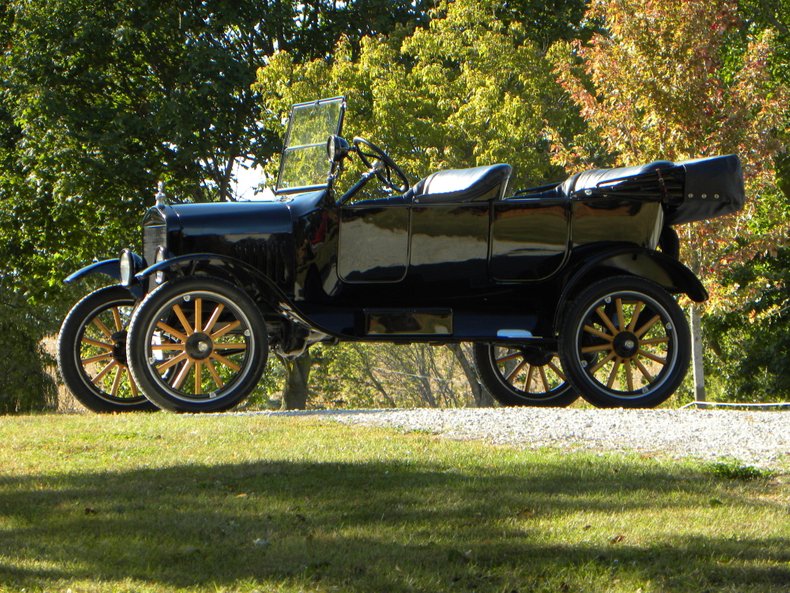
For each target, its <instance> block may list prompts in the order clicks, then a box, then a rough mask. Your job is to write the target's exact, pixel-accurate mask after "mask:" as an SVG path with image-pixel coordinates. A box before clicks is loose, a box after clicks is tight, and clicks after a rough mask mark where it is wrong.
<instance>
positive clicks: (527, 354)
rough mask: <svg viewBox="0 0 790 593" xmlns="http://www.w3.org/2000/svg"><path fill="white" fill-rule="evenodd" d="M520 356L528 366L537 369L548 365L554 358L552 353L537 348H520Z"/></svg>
mask: <svg viewBox="0 0 790 593" xmlns="http://www.w3.org/2000/svg"><path fill="white" fill-rule="evenodd" d="M521 355H522V356H523V357H524V360H526V361H527V362H528V363H529V364H530V365H532V366H538V367H540V366H545V365H547V364H549V362H550V361H551V359H552V358H554V353H553V352H547V351H546V350H541V349H539V348H522V349H521Z"/></svg>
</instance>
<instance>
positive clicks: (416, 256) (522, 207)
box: [59, 98, 744, 411]
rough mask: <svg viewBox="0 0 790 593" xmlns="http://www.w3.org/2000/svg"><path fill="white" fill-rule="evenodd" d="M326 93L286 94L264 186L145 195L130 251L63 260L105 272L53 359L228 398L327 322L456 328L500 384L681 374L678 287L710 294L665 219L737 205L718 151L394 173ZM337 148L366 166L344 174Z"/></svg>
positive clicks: (221, 401)
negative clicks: (188, 195) (699, 155)
mask: <svg viewBox="0 0 790 593" xmlns="http://www.w3.org/2000/svg"><path fill="white" fill-rule="evenodd" d="M344 109H345V104H344V101H343V99H342V98H334V99H327V100H321V101H315V102H311V103H304V104H299V105H295V106H294V108H293V110H292V113H291V118H290V124H289V128H288V132H287V136H286V144H285V148H284V151H283V154H282V157H281V164H280V173H279V179H278V184H277V190H276V199H275V200H271V201H268V202H264V201H252V202H224V203H210V204H169V203H167V202H166V201H165V200H162V199H158V200H157V204H156V205H155V206H154V207H152V208H151V209H149V210H148V211H147V212H146V213H145V216H144V218H143V252H142V253H141V254H137V253H133V252H131V251H129V250H124V251H123V252H122V253H121V255H120V257H119V258H118V259H111V260H106V261H101V262H98V263H94V264H92V265H89V266H88V267H86V268H83V269H82V270H79V271H78V272H75V273H74V274H72V275H71V276H69V278H67V281H68V282H71V281H74V280H77V279H78V278H81V277H84V276H87V275H89V274H96V273H103V274H106V275H108V276H111V277H112V278H114V279H115V280H116V281H117V284H116V285H114V286H109V287H106V288H102V289H100V290H98V291H96V292H94V293H92V294H90V295H88V296H87V297H85V298H84V299H83V300H82V301H80V302H79V303H77V305H75V307H74V308H73V309H72V311H71V313H69V315H68V317H67V318H66V320H65V321H64V323H63V327H62V329H61V333H60V339H59V363H60V369H61V372H62V375H63V379H64V381H65V382H66V385H67V386H68V387H69V388H70V389H71V391H72V392H73V393H74V395H75V396H76V397H77V398H78V399H79V400H80V401H81V402H82V403H84V404H85V405H86V406H87V407H89V408H91V409H93V410H96V411H122V410H133V409H146V408H153V407H154V406H156V407H160V408H165V409H169V410H178V411H216V410H224V409H228V408H230V407H232V406H234V405H236V404H237V403H239V402H240V401H241V400H242V399H243V398H244V397H246V396H247V395H248V394H249V393H250V391H251V390H252V389H253V388H254V387H255V385H256V384H257V383H258V381H259V379H260V378H261V375H262V373H263V372H264V370H265V366H266V360H267V356H268V354H269V353H270V352H272V351H274V352H276V353H277V354H279V355H280V356H283V357H291V356H297V355H299V354H300V353H302V352H304V350H305V348H307V347H308V346H309V345H310V344H313V343H316V342H322V341H332V342H336V341H344V340H356V341H368V342H394V343H408V342H418V341H422V342H430V343H434V344H442V343H451V342H460V341H469V342H474V344H475V348H474V352H475V358H476V363H477V366H478V369H479V373H480V377H481V379H482V381H483V382H484V384H485V385H486V387H487V388H488V389H489V390H490V391H491V393H492V394H493V395H494V397H495V398H496V399H497V400H499V401H500V402H501V403H503V404H506V405H551V406H563V405H567V404H569V403H571V402H573V401H574V400H575V399H576V398H577V396H578V395H581V396H582V397H584V398H585V399H587V400H588V401H590V402H592V403H593V404H595V405H598V406H623V407H648V406H655V405H657V404H659V403H661V402H663V401H664V400H666V399H667V398H668V397H669V396H670V395H671V394H672V393H673V392H674V391H675V390H676V389H677V387H678V386H679V385H680V382H681V381H682V380H683V378H684V376H685V374H686V371H687V369H688V364H689V357H690V356H689V351H690V345H689V342H690V337H689V330H688V325H687V323H686V320H685V318H684V316H683V313H682V311H681V309H680V307H679V306H678V305H677V303H676V302H675V296H676V295H680V294H686V295H688V297H689V298H690V299H692V300H694V301H698V302H699V301H703V300H705V299H706V297H707V295H706V292H705V289H704V288H703V286H702V284H701V283H700V281H699V280H698V279H697V278H696V277H695V276H694V274H693V273H692V272H691V271H690V270H689V269H688V268H686V267H685V266H684V265H683V264H682V263H680V262H679V261H678V238H677V234H676V233H675V231H674V230H673V228H672V226H673V225H676V224H680V223H684V222H689V221H693V220H700V219H704V218H710V217H713V216H718V215H721V214H726V213H729V212H732V211H734V210H737V209H738V208H740V207H741V205H742V204H743V199H744V193H743V182H742V178H741V170H740V163H739V161H738V158H737V157H736V156H723V157H714V158H707V159H700V160H696V161H688V162H683V163H672V162H667V161H657V162H653V163H650V164H647V165H644V166H640V167H629V168H621V169H598V170H593V171H587V172H585V173H581V174H578V175H574V176H572V177H570V178H569V179H567V180H566V181H564V182H562V183H560V184H552V185H546V186H542V187H537V188H532V189H526V190H517V191H511V189H510V188H509V187H508V180H509V177H510V173H511V167H510V166H509V165H506V164H495V165H491V166H484V167H475V168H470V169H460V170H444V171H438V172H435V173H433V174H431V175H429V176H428V177H425V178H424V179H422V180H420V181H419V182H418V183H417V184H416V185H413V186H410V184H409V182H408V179H407V177H406V175H405V174H404V173H403V171H402V170H401V169H400V168H399V167H398V166H397V165H396V164H395V162H394V161H393V160H392V158H390V156H389V155H387V153H386V152H385V151H383V150H381V149H380V148H378V147H377V146H376V145H374V144H373V143H371V142H370V141H368V140H365V139H362V138H354V139H353V141H352V142H350V143H349V142H347V141H346V140H344V139H343V138H342V137H340V136H339V134H340V132H341V127H342V122H343V113H344ZM349 159H355V160H357V162H361V163H362V164H363V165H364V171H365V172H364V173H363V174H362V175H361V176H360V177H359V178H358V179H355V180H351V181H349V180H347V179H344V180H343V182H345V185H344V187H345V188H346V189H345V191H341V189H339V188H340V187H341V183H340V176H341V173H342V171H343V168H344V163H346V162H348V160H349ZM372 184H379V185H383V186H384V187H385V188H387V190H388V193H387V194H386V195H384V196H379V197H376V195H375V194H371V192H369V191H367V190H368V189H370V186H371V185H372ZM160 197H161V196H160Z"/></svg>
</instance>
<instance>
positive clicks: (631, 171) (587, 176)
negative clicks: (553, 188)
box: [558, 161, 675, 197]
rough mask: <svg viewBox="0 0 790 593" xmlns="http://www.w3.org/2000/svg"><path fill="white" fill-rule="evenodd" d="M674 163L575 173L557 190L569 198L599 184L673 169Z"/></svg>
mask: <svg viewBox="0 0 790 593" xmlns="http://www.w3.org/2000/svg"><path fill="white" fill-rule="evenodd" d="M674 166H675V163H672V162H670V161H653V162H652V163H648V164H647V165H639V166H636V167H617V168H615V169H592V170H590V171H584V172H583V173H577V174H576V175H572V176H570V177H568V179H566V180H565V181H564V182H562V183H561V184H560V185H559V186H558V189H559V191H560V194H564V195H565V196H567V197H570V196H571V194H574V193H577V192H582V191H584V190H585V189H595V188H597V187H598V186H599V185H600V184H605V183H607V182H611V181H616V180H618V179H622V178H624V177H633V176H635V175H641V174H644V173H650V172H652V171H655V170H656V169H668V168H670V167H674Z"/></svg>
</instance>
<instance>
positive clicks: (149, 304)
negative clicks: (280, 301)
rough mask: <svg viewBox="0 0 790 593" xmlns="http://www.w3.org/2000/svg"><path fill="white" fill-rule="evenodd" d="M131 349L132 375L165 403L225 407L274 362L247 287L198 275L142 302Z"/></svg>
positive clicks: (185, 408)
mask: <svg viewBox="0 0 790 593" xmlns="http://www.w3.org/2000/svg"><path fill="white" fill-rule="evenodd" d="M217 328H219V329H217ZM126 348H127V358H128V360H129V366H130V368H131V371H132V376H133V377H134V378H135V380H136V381H137V384H138V385H139V386H140V388H141V389H142V391H143V393H145V395H146V397H148V399H149V400H151V401H152V402H153V403H155V404H156V405H157V406H159V407H160V408H163V409H166V410H170V411H173V412H217V411H221V410H227V409H229V408H232V407H233V406H235V405H237V404H238V403H239V402H241V401H242V400H243V399H244V398H245V397H247V395H249V393H250V392H251V391H252V390H253V389H254V388H255V386H256V385H257V383H258V381H259V380H260V378H261V375H262V374H263V371H264V369H265V367H266V358H267V356H268V337H267V333H266V324H265V322H264V320H263V316H262V315H261V312H260V310H259V309H258V306H257V305H256V304H255V302H254V301H253V300H252V299H251V298H250V297H249V296H248V295H247V293H245V292H244V291H243V290H241V289H239V288H237V287H235V286H233V285H232V284H229V283H227V282H225V281H223V280H218V279H215V278H206V277H195V278H185V279H179V280H174V281H172V282H168V283H166V284H163V285H162V286H160V287H159V288H157V289H156V290H154V291H153V292H151V293H150V294H149V295H148V296H147V297H146V298H145V299H144V300H143V302H142V303H140V306H139V307H138V308H137V309H136V310H135V313H134V316H133V317H132V322H131V324H130V326H129V339H128V340H127V345H126Z"/></svg>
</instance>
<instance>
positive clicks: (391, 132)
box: [257, 0, 581, 188]
mask: <svg viewBox="0 0 790 593" xmlns="http://www.w3.org/2000/svg"><path fill="white" fill-rule="evenodd" d="M525 5H528V6H530V7H532V8H531V9H530V10H532V11H538V9H537V8H536V7H535V6H533V5H532V3H525ZM496 6H497V3H492V2H481V1H479V0H459V1H457V2H452V3H445V2H443V3H440V4H439V6H438V8H437V10H436V11H434V12H433V13H432V16H433V18H432V19H431V21H430V23H429V24H428V26H427V27H426V28H418V29H417V30H416V31H415V32H414V33H413V34H412V35H410V36H406V37H398V36H391V37H387V38H382V37H376V38H364V39H363V40H362V42H361V44H360V50H359V52H358V55H356V54H355V51H354V48H353V47H352V45H351V44H350V42H348V41H347V40H343V41H341V42H340V44H339V45H338V46H337V48H336V49H335V52H334V55H333V59H332V60H331V61H327V60H323V59H322V60H314V61H312V62H301V61H300V60H299V56H297V55H294V54H293V53H287V52H279V53H277V54H275V55H274V56H273V57H272V59H271V60H270V61H269V63H268V64H267V66H266V67H264V68H262V69H261V70H259V72H258V84H257V88H258V89H259V90H260V92H261V94H262V98H263V100H264V102H265V103H266V104H267V106H270V107H271V109H272V113H271V121H272V125H273V124H274V123H275V122H277V121H279V120H280V118H281V117H282V115H283V114H284V113H286V111H287V108H288V106H289V105H290V104H291V103H294V102H298V101H304V100H308V99H310V98H315V97H317V96H329V95H332V94H343V95H346V97H347V100H348V116H347V119H346V123H345V130H346V133H347V135H349V136H351V135H357V136H363V137H367V138H370V139H371V140H373V141H374V142H376V143H380V144H381V145H383V146H384V147H386V149H387V151H388V152H390V154H391V155H392V156H393V157H394V158H395V160H396V161H397V162H398V164H400V165H401V166H402V168H403V169H404V170H405V171H406V173H407V174H408V175H410V177H411V178H412V179H416V178H419V177H422V176H425V175H427V174H428V173H430V172H432V171H435V170H438V169H443V168H453V167H459V168H460V167H469V166H475V165H482V164H492V163H495V162H509V163H510V164H511V165H513V166H514V169H515V173H514V180H513V182H512V183H513V186H512V187H514V188H516V187H521V186H525V185H529V184H535V183H540V182H542V181H545V180H547V179H548V180H550V179H556V178H558V177H559V176H560V175H561V173H562V171H561V169H560V168H559V167H556V166H553V165H552V164H551V163H550V162H549V157H548V143H547V141H546V140H545V139H544V137H543V134H542V130H543V129H544V127H545V126H546V125H547V124H549V125H551V126H553V127H555V128H557V129H560V130H562V131H563V132H564V133H568V131H569V130H574V129H575V128H576V127H578V126H580V120H579V119H578V116H575V115H574V113H573V111H572V110H569V106H568V104H567V101H566V100H565V99H564V95H563V94H562V93H561V91H560V89H558V87H557V85H556V83H555V81H554V75H553V73H552V70H551V66H550V64H549V63H548V61H547V60H546V59H545V55H544V52H543V50H542V47H541V44H540V42H539V41H537V40H536V39H541V38H542V37H543V36H544V35H546V34H547V31H546V30H540V31H537V30H536V29H535V28H534V27H531V26H530V25H531V23H532V20H531V16H534V17H535V18H538V17H537V16H536V15H535V14H533V13H532V12H530V13H525V14H523V15H522V14H520V13H519V12H518V10H517V7H511V9H509V10H511V12H510V13H509V14H510V18H509V19H508V20H503V21H500V20H497V19H495V18H492V15H493V14H494V12H495V8H496ZM580 6H581V3H567V4H563V5H562V10H577V9H578V8H579V7H580ZM573 7H575V8H573ZM559 14H564V13H562V12H560V13H559ZM540 18H548V17H546V15H545V14H544V15H543V16H542V17H540ZM540 18H538V20H540ZM557 22H558V23H559V21H557ZM571 30H572V29H571V26H570V25H568V24H565V25H563V26H562V27H560V26H559V24H557V31H562V34H568V32H569V31H571ZM553 35H556V36H560V35H561V33H560V32H555V33H553ZM273 165H274V164H273ZM273 170H274V167H273V168H272V171H271V172H272V173H273ZM351 177H353V175H351Z"/></svg>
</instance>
